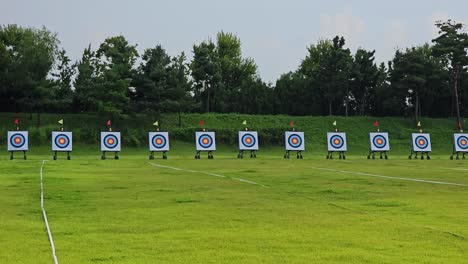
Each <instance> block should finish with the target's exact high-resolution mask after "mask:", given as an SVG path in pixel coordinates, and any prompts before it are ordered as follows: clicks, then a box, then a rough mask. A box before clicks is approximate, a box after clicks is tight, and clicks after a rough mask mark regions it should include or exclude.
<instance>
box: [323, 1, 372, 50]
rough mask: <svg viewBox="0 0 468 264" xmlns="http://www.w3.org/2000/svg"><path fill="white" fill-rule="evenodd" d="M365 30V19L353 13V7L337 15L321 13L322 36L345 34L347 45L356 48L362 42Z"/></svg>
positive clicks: (330, 36) (328, 37)
mask: <svg viewBox="0 0 468 264" xmlns="http://www.w3.org/2000/svg"><path fill="white" fill-rule="evenodd" d="M364 31H365V25H364V20H363V19H361V18H360V17H358V16H355V15H353V13H352V11H351V9H345V10H343V11H342V12H340V13H338V14H336V15H327V14H325V15H320V38H327V39H330V38H333V37H335V36H336V35H338V36H344V37H345V39H346V41H347V46H348V47H350V48H351V49H352V50H356V49H357V48H358V47H360V46H362V45H360V44H361V43H362V33H363V32H364Z"/></svg>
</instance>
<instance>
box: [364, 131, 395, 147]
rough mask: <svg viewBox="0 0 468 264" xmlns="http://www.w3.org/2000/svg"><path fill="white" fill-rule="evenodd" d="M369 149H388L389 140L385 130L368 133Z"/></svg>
mask: <svg viewBox="0 0 468 264" xmlns="http://www.w3.org/2000/svg"><path fill="white" fill-rule="evenodd" d="M369 137H370V146H371V147H370V148H371V151H389V150H390V141H389V140H388V133H387V132H379V133H369Z"/></svg>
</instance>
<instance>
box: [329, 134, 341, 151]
mask: <svg viewBox="0 0 468 264" xmlns="http://www.w3.org/2000/svg"><path fill="white" fill-rule="evenodd" d="M336 138H338V139H339V140H340V144H339V145H336V144H335V142H333V141H335V139H336ZM330 145H331V146H332V147H333V148H336V149H339V148H341V147H343V145H344V140H343V137H341V136H340V135H333V136H332V137H331V138H330Z"/></svg>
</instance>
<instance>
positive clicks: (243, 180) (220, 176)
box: [148, 162, 270, 188]
mask: <svg viewBox="0 0 468 264" xmlns="http://www.w3.org/2000/svg"><path fill="white" fill-rule="evenodd" d="M148 164H151V165H153V166H156V167H161V168H165V169H171V170H177V171H185V172H192V173H202V174H206V175H210V176H214V177H218V178H228V179H233V180H236V181H240V182H245V183H249V184H253V185H258V186H262V187H263V188H270V187H268V186H265V185H263V184H260V183H257V182H253V181H249V180H245V179H241V178H235V177H228V176H224V175H221V174H216V173H209V172H204V171H195V170H185V169H181V168H176V167H171V166H164V165H159V164H156V163H153V162H148Z"/></svg>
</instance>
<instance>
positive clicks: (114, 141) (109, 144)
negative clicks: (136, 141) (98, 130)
mask: <svg viewBox="0 0 468 264" xmlns="http://www.w3.org/2000/svg"><path fill="white" fill-rule="evenodd" d="M118 144H119V139H118V138H117V137H116V136H114V135H107V136H105V137H104V146H106V148H110V149H113V148H115V147H116V146H117V145H118Z"/></svg>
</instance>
